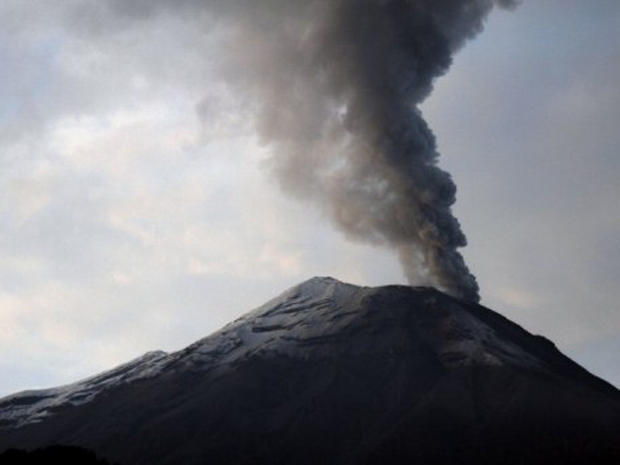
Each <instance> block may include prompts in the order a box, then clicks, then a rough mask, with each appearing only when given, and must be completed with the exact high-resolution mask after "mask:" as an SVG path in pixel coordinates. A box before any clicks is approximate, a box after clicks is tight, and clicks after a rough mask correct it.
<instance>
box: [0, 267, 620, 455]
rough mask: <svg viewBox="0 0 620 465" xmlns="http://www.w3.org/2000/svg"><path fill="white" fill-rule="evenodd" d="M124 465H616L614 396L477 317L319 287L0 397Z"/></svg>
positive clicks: (43, 440) (0, 433) (400, 297)
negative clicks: (195, 336) (163, 345)
mask: <svg viewBox="0 0 620 465" xmlns="http://www.w3.org/2000/svg"><path fill="white" fill-rule="evenodd" d="M53 444H63V445H76V446H80V447H85V448H88V449H90V450H93V451H95V452H96V453H97V454H98V455H99V456H104V457H107V458H108V459H109V460H112V461H115V462H118V463H120V464H131V463H149V464H162V465H163V464H224V463H225V464H233V463H234V464H267V463H269V464H284V463H287V464H289V463H301V464H319V463H320V464H327V463H329V464H386V463H387V464H410V463H411V464H412V463H415V464H457V463H458V464H515V465H516V464H529V465H532V464H534V465H536V464H556V463H557V464H567V463H574V464H612V463H613V464H617V463H620V391H618V390H617V389H616V388H615V387H613V386H612V385H610V384H608V383H607V382H605V381H603V380H601V379H599V378H597V377H595V376H593V375H592V374H590V373H588V372H587V371H586V370H585V369H583V368H582V367H580V366H579V365H577V364H576V363H575V362H573V361H571V360H570V359H569V358H568V357H566V356H564V355H563V354H562V353H561V352H560V351H559V350H558V349H557V348H556V347H555V345H554V344H553V343H552V342H551V341H549V340H548V339H546V338H544V337H542V336H536V335H532V334H530V333H529V332H527V331H526V330H524V329H523V328H521V327H520V326H518V325H516V324H515V323H512V322H511V321H509V320H508V319H506V318H504V317H503V316H501V315H500V314H498V313H496V312H494V311H492V310H489V309H487V308H485V307H483V306H481V305H478V304H474V303H469V302H466V301H462V300H459V299H455V298H453V297H450V296H448V295H446V294H443V293H441V292H439V291H437V290H435V289H432V288H424V287H409V286H384V287H375V288H370V287H358V286H354V285H351V284H345V283H342V282H339V281H337V280H334V279H331V278H313V279H311V280H309V281H306V282H304V283H302V284H300V285H298V286H295V287H293V288H291V289H289V290H288V291H286V292H284V293H283V294H282V295H280V296H279V297H277V298H275V299H273V300H271V301H269V302H268V303H266V304H265V305H263V306H261V307H259V308H257V309H256V310H254V311H252V312H250V313H248V314H247V315H245V316H243V317H241V318H239V319H238V320H236V321H234V322H232V323H230V324H228V325H227V326H225V327H224V328H222V329H221V330H220V331H218V332H216V333H214V334H212V335H210V336H208V337H206V338H204V339H202V340H199V341H197V342H195V343H194V344H192V345H190V346H188V347H187V348H185V349H183V350H180V351H178V352H174V353H169V354H168V353H165V352H151V353H148V354H146V355H144V356H143V357H141V358H138V359H136V360H134V361H132V362H129V363H127V364H125V365H122V366H120V367H117V368H116V369H113V370H111V371H108V372H105V373H102V374H100V375H97V376H94V377H92V378H89V379H86V380H83V381H80V382H77V383H75V384H72V385H68V386H63V387H58V388H53V389H46V390H38V391H26V392H21V393H18V394H14V395H11V396H9V397H6V398H4V399H1V400H0V451H2V450H5V449H7V448H15V447H17V448H25V449H33V448H40V447H47V446H50V445H53Z"/></svg>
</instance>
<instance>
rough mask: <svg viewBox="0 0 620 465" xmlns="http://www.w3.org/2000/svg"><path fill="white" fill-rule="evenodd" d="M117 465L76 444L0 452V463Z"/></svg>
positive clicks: (4, 464) (3, 464)
mask: <svg viewBox="0 0 620 465" xmlns="http://www.w3.org/2000/svg"><path fill="white" fill-rule="evenodd" d="M48 464H60V465H91V464H93V465H118V464H111V463H110V462H108V461H107V460H106V459H100V458H98V457H97V455H96V454H95V453H94V452H92V451H90V450H87V449H84V448H82V447H76V446H60V445H58V446H50V447H45V448H43V449H36V450H33V451H25V450H21V449H9V450H7V451H5V452H3V453H2V454H0V465H48Z"/></svg>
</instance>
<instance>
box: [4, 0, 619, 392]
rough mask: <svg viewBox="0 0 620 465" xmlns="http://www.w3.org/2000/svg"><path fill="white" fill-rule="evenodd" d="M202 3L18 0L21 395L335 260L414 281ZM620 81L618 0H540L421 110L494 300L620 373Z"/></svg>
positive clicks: (11, 250) (155, 345)
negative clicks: (340, 215)
mask: <svg viewBox="0 0 620 465" xmlns="http://www.w3.org/2000/svg"><path fill="white" fill-rule="evenodd" d="M198 3H199V2H196V1H190V0H183V1H180V2H176V3H175V2H170V5H173V6H172V7H168V6H166V5H167V4H168V2H166V1H164V0H156V1H152V2H145V1H142V0H131V1H130V0H127V1H125V2H120V1H116V0H108V1H88V0H63V1H56V2H49V1H45V0H2V1H0V24H1V27H0V160H1V162H2V165H1V169H0V257H1V260H0V372H1V373H2V377H1V378H0V395H3V394H8V393H11V392H14V391H17V390H23V389H27V388H35V387H47V386H53V385H57V384H61V383H67V382H70V381H75V380H76V379H78V378H80V377H84V376H88V375H91V374H94V373H96V372H98V371H101V370H103V369H107V368H111V367H113V366H114V365H116V364H118V363H121V362H124V361H127V360H129V359H131V358H134V357H136V356H139V355H141V354H142V353H144V352H146V351H148V350H154V349H163V350H167V351H171V350H177V349H180V348H182V347H184V346H185V345H188V344H189V343H191V342H193V341H194V340H196V339H198V338H201V337H203V336H206V335H208V334H209V333H210V332H212V331H214V330H217V329H218V328H219V327H221V326H222V325H224V324H225V323H227V322H228V321H230V320H231V319H233V318H235V317H237V316H239V315H241V314H243V313H245V312H247V311H249V310H250V309H252V308H253V307H256V306H258V305H260V304H262V303H263V302H264V301H266V300H268V299H269V298H271V297H274V296H275V295H277V294H279V293H280V292H282V291H283V290H284V289H286V288H287V287H290V286H292V285H294V284H296V283H298V282H301V281H303V280H305V279H308V278H310V277H312V276H315V275H330V276H333V277H335V278H338V279H341V280H343V281H348V282H352V283H356V284H363V285H381V284H388V283H404V282H405V279H404V277H403V275H402V271H401V269H400V266H399V264H398V261H397V259H396V258H395V257H394V256H392V255H391V254H390V253H389V252H386V251H385V250H382V249H377V248H373V247H370V246H367V245H363V244H355V243H352V242H348V241H347V240H346V239H344V238H343V237H342V236H341V235H340V234H339V233H338V232H336V231H334V230H333V229H332V227H331V226H330V225H329V224H328V222H327V221H325V220H324V219H323V216H322V215H321V212H320V211H318V210H317V209H316V208H315V207H313V206H312V205H311V204H309V203H304V202H299V201H297V200H294V199H289V198H286V197H285V196H284V195H283V194H282V193H281V192H280V190H279V188H278V186H277V184H276V183H275V182H274V181H273V179H272V178H271V177H270V174H269V170H268V169H267V167H266V163H265V160H268V159H269V156H270V147H269V146H268V145H265V144H264V143H261V141H260V140H259V139H258V138H257V137H256V135H255V134H254V131H253V126H252V124H251V122H250V121H249V118H248V117H247V106H248V102H244V101H243V100H242V99H239V98H236V97H235V96H234V95H231V91H230V89H229V88H228V87H227V80H228V79H230V78H231V76H227V75H226V74H225V73H224V74H222V73H221V66H220V65H221V62H222V61H223V60H224V58H225V54H226V52H225V50H222V49H221V48H220V47H219V43H220V42H218V40H217V36H218V34H219V33H220V30H221V29H222V28H223V27H225V26H226V23H224V24H222V23H221V22H219V21H217V18H216V17H215V18H214V17H213V16H209V17H207V16H206V15H203V14H202V12H201V9H200V8H198V7H197V6H196V4H198ZM276 3H278V2H276ZM280 3H286V2H280ZM106 5H112V6H111V7H109V8H107V7H106ZM174 5H176V6H174ZM273 14H274V15H276V16H277V11H276V12H274V13H273ZM619 82H620V3H619V2H618V1H617V0H590V1H587V2H586V1H583V0H529V1H528V0H525V1H524V3H523V4H522V5H521V6H520V7H519V8H517V9H516V10H515V11H511V12H506V11H495V12H493V14H492V15H491V16H490V18H489V20H488V22H487V24H486V28H485V31H484V32H483V33H482V34H480V35H479V36H478V37H477V38H476V39H475V40H473V41H472V42H470V43H469V44H468V45H467V46H466V47H465V48H464V49H463V50H462V51H461V52H460V53H459V54H458V55H457V56H456V59H455V62H454V64H453V66H452V69H451V70H450V72H449V73H448V74H447V75H446V76H444V77H442V78H441V79H439V80H438V81H437V83H436V88H435V91H434V92H433V94H432V95H431V96H430V97H429V98H428V100H427V101H426V102H425V103H424V104H423V107H422V109H423V112H424V115H425V117H426V118H427V120H428V122H429V124H430V126H431V128H432V129H433V131H434V132H435V135H436V137H437V141H438V145H439V151H440V152H441V154H442V157H441V161H440V164H441V166H442V167H443V168H444V169H446V170H448V171H449V172H450V173H451V174H452V176H453V177H454V179H455V181H456V184H457V186H458V194H457V203H456V206H455V208H454V211H455V214H456V216H457V217H458V218H459V220H460V222H461V224H462V227H463V230H464V232H465V234H466V235H467V237H468V240H469V245H468V247H466V248H465V249H463V254H464V256H465V258H466V261H467V264H468V266H469V268H470V269H471V271H472V272H473V273H474V274H475V275H476V276H477V279H478V282H479V284H480V287H481V296H482V303H483V304H484V305H486V306H488V307H490V308H492V309H494V310H496V311H499V312H501V313H502V314H504V315H505V316H507V317H508V318H510V319H512V320H514V321H516V322H518V323H519V324H521V325H523V326H524V327H525V328H526V329H528V330H529V331H531V332H534V333H539V334H543V335H545V336H546V337H548V338H550V339H552V340H553V341H555V342H556V344H557V345H558V346H559V348H560V349H561V350H562V351H564V352H565V353H567V354H568V355H570V356H571V357H573V358H575V359H576V360H577V361H578V362H580V363H582V364H584V365H585V366H586V367H587V368H589V369H590V370H592V371H593V372H594V373H596V374H598V375H599V376H602V377H604V378H606V379H607V380H609V381H611V382H613V383H615V384H616V385H620V363H618V360H619V359H620V313H619V312H618V302H619V301H620V286H619V284H620V206H619V205H620V204H619V202H618V199H620V183H619V182H618V180H619V179H620V157H619V156H618V151H619V149H620V131H619V122H620V92H619V91H618V83H619Z"/></svg>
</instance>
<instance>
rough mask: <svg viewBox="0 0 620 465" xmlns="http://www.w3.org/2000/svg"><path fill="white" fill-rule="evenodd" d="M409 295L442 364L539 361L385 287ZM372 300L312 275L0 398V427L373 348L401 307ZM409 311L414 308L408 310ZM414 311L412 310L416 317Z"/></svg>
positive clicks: (449, 313)
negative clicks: (124, 395)
mask: <svg viewBox="0 0 620 465" xmlns="http://www.w3.org/2000/svg"><path fill="white" fill-rule="evenodd" d="M390 287H391V288H392V289H393V290H394V291H397V290H398V291H400V292H405V293H407V294H412V295H414V296H415V299H416V301H417V302H418V303H419V304H420V305H421V306H423V307H424V309H425V312H426V313H427V314H426V315H422V317H427V318H428V322H427V323H426V324H425V325H422V326H421V327H422V328H424V329H423V331H421V332H420V334H418V336H419V337H421V338H423V339H425V340H426V341H427V342H428V344H429V345H430V346H431V347H433V350H434V351H435V353H436V355H437V357H438V358H439V360H441V362H442V363H443V364H444V365H445V366H446V367H454V366H459V365H467V364H478V365H489V366H493V365H503V364H510V365H514V366H521V367H529V368H537V367H538V368H539V369H542V365H543V363H542V362H541V360H539V359H537V358H536V356H534V355H532V354H530V353H527V352H526V351H524V350H523V349H522V348H520V347H519V346H518V345H517V344H515V343H514V342H512V341H511V340H510V339H509V338H505V337H498V334H497V333H496V331H495V330H493V329H492V328H491V327H490V326H489V325H488V324H486V323H485V322H483V321H482V320H481V319H479V318H478V317H476V316H475V315H474V314H473V313H471V312H469V311H468V310H467V307H464V306H463V305H462V303H461V302H459V301H457V300H455V299H453V298H451V297H448V296H446V295H444V294H442V293H439V292H438V291H436V290H434V289H432V288H424V287H417V288H410V287H408V286H390ZM375 298H377V296H376V290H375V288H364V287H359V286H354V285H351V284H345V283H342V282H339V281H337V280H335V279H333V278H326V277H323V278H313V279H310V280H308V281H306V282H304V283H302V284H299V285H297V286H295V287H293V288H291V289H289V290H288V291H286V292H284V293H282V294H281V295H280V296H278V297H276V298H275V299H272V300H270V301H269V302H267V303H266V304H264V305H262V306H260V307H258V308H257V309H255V310H253V311H251V312H249V313H248V314H246V315H244V316H242V317H241V318H239V319H237V320H236V321H234V322H232V323H230V324H228V325H227V326H225V327H224V328H222V329H221V330H220V331H218V332H216V333H215V334H213V335H211V336H208V337H206V338H204V339H201V340H199V341H197V342H195V343H194V344H192V345H190V346H189V347H187V348H185V349H183V350H181V351H178V352H176V353H172V354H167V353H165V352H162V351H154V352H149V353H147V354H145V355H143V356H142V357H139V358H137V359H135V360H132V361H131V362H129V363H126V364H124V365H121V366H119V367H117V368H114V369H112V370H110V371H106V372H104V373H101V374H99V375H96V376H93V377H91V378H88V379H85V380H83V381H79V382H77V383H74V384H70V385H67V386H61V387H56V388H51V389H44V390H31V391H24V392H20V393H17V394H13V395H10V396H8V397H5V398H4V399H0V426H5V427H7V426H8V427H20V426H23V425H25V424H28V423H36V422H39V421H41V420H42V419H44V418H46V417H47V416H49V415H53V414H54V413H55V412H59V411H61V410H63V409H65V408H68V407H70V406H76V405H80V404H84V403H87V402H90V401H92V400H93V399H94V398H95V397H96V396H97V395H99V394H101V393H102V392H104V391H106V390H108V389H111V388H114V387H118V386H119V385H121V384H128V383H132V382H136V381H138V380H141V379H144V378H149V377H154V376H157V375H159V374H161V373H162V372H164V371H166V370H173V371H178V370H190V371H191V370H217V369H218V368H219V367H225V366H227V365H231V364H235V363H237V362H239V361H241V360H244V359H248V358H250V357H252V356H253V355H254V354H255V353H256V352H264V353H269V354H270V356H272V357H290V358H309V357H321V356H326V355H333V354H334V353H336V352H339V351H351V350H354V351H356V352H357V353H361V352H364V351H370V352H373V351H377V350H380V348H381V346H382V345H385V342H386V339H389V338H386V337H385V331H390V326H392V324H393V323H394V321H398V320H399V319H402V320H403V321H404V319H406V318H408V317H409V316H410V315H407V314H406V310H405V313H403V311H402V309H399V310H398V311H396V310H394V311H391V310H392V309H390V307H389V302H388V303H387V304H388V305H386V306H385V308H384V307H381V309H380V311H376V309H374V308H372V309H371V308H369V307H368V305H364V303H365V301H368V300H372V299H375ZM416 315H417V314H416ZM419 316H420V315H418V317H419Z"/></svg>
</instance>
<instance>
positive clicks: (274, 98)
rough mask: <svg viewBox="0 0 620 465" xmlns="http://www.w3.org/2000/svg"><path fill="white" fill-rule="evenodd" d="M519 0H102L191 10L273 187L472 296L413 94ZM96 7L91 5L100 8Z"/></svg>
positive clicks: (419, 278) (121, 8)
mask: <svg viewBox="0 0 620 465" xmlns="http://www.w3.org/2000/svg"><path fill="white" fill-rule="evenodd" d="M517 1H518V0H175V1H172V0H149V1H145V0H108V3H107V7H108V8H109V11H110V12H112V13H113V14H114V15H116V16H119V15H120V16H124V17H125V18H131V19H144V18H145V17H149V16H155V15H158V14H161V13H162V11H165V12H167V13H172V12H174V13H179V12H180V13H181V14H183V13H188V12H189V14H190V16H191V17H192V19H194V18H200V19H199V21H203V28H204V29H205V32H206V33H211V35H213V36H217V37H218V41H217V44H218V45H217V47H218V48H219V50H217V52H216V53H214V56H217V57H218V58H217V59H214V58H213V57H206V59H212V60H214V61H217V67H218V69H219V70H220V72H221V73H223V78H224V79H225V81H226V83H227V85H228V86H230V89H231V90H232V93H233V94H234V95H236V96H237V98H238V99H240V100H242V101H244V102H246V105H247V106H248V107H249V111H250V112H251V114H252V115H253V116H254V118H252V120H253V121H254V124H255V126H256V131H257V133H258V135H259V136H260V138H261V140H262V142H263V143H264V144H266V145H267V146H268V147H269V148H270V149H271V151H272V157H271V159H270V161H269V165H270V168H271V170H272V172H273V173H274V175H275V178H276V179H277V180H278V182H279V184H280V185H281V186H282V188H283V189H284V191H286V192H288V193H290V194H293V195H295V196H297V197H299V198H302V199H308V200H310V201H313V202H315V203H317V204H318V205H320V206H321V207H322V209H323V210H324V211H325V212H326V214H327V215H328V216H329V218H330V219H331V220H332V222H333V224H334V225H336V227H337V228H338V229H340V230H341V231H342V232H343V233H344V234H345V235H346V236H347V237H348V238H350V239H353V240H357V241H363V242H367V243H371V244H376V245H381V246H385V247H388V248H390V249H392V250H393V251H394V252H396V253H397V254H398V257H399V258H400V262H401V263H402V266H403V269H404V273H405V275H406V277H407V279H408V280H409V282H410V283H411V284H417V285H434V286H436V287H438V288H440V289H442V290H444V291H446V292H448V293H450V294H452V295H455V296H458V297H461V298H464V299H468V300H472V301H477V300H479V295H478V285H477V283H476V279H475V278H474V276H473V275H472V274H471V273H470V272H469V270H468V268H467V266H466V265H465V262H464V260H463V257H462V256H461V254H460V253H459V251H458V249H459V248H460V247H463V246H465V245H466V239H465V236H464V234H463V232H462V231H461V227H460V225H459V222H458V221H457V219H456V218H455V217H454V216H453V215H452V211H451V207H452V205H453V204H454V202H455V194H456V186H455V184H454V182H453V181H452V179H451V177H450V175H449V174H448V173H446V172H445V171H443V170H442V169H440V168H439V167H438V166H437V161H438V157H439V154H438V152H437V146H436V142H435V137H434V135H433V133H432V131H431V130H430V128H429V127H428V125H427V124H426V122H425V121H424V119H423V117H422V114H421V111H420V110H419V105H420V104H421V103H422V102H423V101H424V100H425V99H426V97H428V95H429V94H430V93H431V91H432V87H433V82H434V80H435V79H436V78H437V77H439V76H441V75H442V74H444V73H445V72H446V71H447V70H448V68H449V67H450V65H451V62H452V57H453V55H454V53H455V52H457V51H458V50H459V48H460V47H462V46H463V44H464V43H465V41H466V40H468V39H470V38H472V37H474V36H475V35H476V34H477V33H479V32H480V31H481V30H482V25H483V22H484V20H485V18H486V16H487V15H488V14H489V12H490V11H491V10H492V9H493V8H494V7H495V6H501V7H512V6H515V4H516V3H517ZM97 16H98V17H100V16H101V15H100V14H98V15H97Z"/></svg>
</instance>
